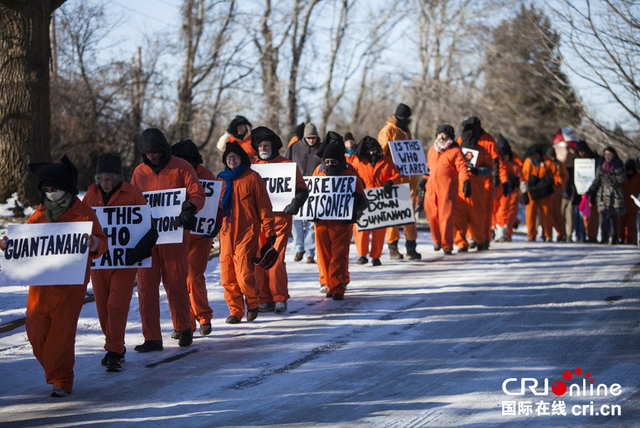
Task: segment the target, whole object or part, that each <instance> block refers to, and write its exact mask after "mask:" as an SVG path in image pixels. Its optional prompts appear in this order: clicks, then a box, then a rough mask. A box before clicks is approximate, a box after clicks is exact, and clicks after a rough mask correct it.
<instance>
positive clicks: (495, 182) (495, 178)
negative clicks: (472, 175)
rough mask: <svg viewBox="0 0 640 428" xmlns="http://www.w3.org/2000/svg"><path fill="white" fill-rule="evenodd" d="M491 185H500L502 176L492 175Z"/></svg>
mask: <svg viewBox="0 0 640 428" xmlns="http://www.w3.org/2000/svg"><path fill="white" fill-rule="evenodd" d="M491 185H492V186H493V187H498V186H499V185H500V177H498V176H497V175H494V176H493V177H491Z"/></svg>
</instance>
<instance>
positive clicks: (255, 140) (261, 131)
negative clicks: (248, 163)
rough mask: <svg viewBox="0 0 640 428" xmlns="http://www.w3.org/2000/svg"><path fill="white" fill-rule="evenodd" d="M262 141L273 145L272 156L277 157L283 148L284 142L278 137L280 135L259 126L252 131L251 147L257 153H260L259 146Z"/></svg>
mask: <svg viewBox="0 0 640 428" xmlns="http://www.w3.org/2000/svg"><path fill="white" fill-rule="evenodd" d="M262 141H269V142H270V143H271V155H275V154H276V153H278V152H279V151H280V149H281V148H282V140H281V139H280V137H278V134H276V133H275V132H273V131H272V130H271V129H269V128H267V127H266V126H258V127H257V128H256V129H254V130H252V131H251V146H252V147H253V149H254V150H255V151H256V152H257V151H258V144H260V143H261V142H262Z"/></svg>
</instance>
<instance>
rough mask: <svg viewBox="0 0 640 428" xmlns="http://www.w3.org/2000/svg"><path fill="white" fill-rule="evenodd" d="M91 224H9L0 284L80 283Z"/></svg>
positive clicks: (87, 250) (0, 272) (81, 281)
mask: <svg viewBox="0 0 640 428" xmlns="http://www.w3.org/2000/svg"><path fill="white" fill-rule="evenodd" d="M92 229H93V222H90V221H78V222H71V223H36V224H10V225H9V228H8V230H7V236H8V237H9V240H8V242H7V248H6V250H5V251H4V253H2V255H3V257H0V285H66V284H71V285H73V284H84V276H85V273H86V269H87V258H88V256H89V248H88V247H87V238H88V237H89V235H90V234H91V230H92Z"/></svg>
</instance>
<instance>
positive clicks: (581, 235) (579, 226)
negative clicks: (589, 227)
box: [573, 205, 587, 241]
mask: <svg viewBox="0 0 640 428" xmlns="http://www.w3.org/2000/svg"><path fill="white" fill-rule="evenodd" d="M573 212H574V214H575V217H574V218H573V227H574V229H575V231H576V241H577V240H580V239H582V240H585V239H587V231H586V230H585V228H584V217H583V216H582V213H581V212H580V210H579V209H578V206H577V205H576V206H575V208H574V211H573Z"/></svg>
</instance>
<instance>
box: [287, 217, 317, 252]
mask: <svg viewBox="0 0 640 428" xmlns="http://www.w3.org/2000/svg"><path fill="white" fill-rule="evenodd" d="M291 235H293V245H295V247H296V253H302V252H306V253H307V257H314V256H315V255H316V229H315V227H314V225H313V222H312V221H306V220H293V228H292V229H291Z"/></svg>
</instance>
